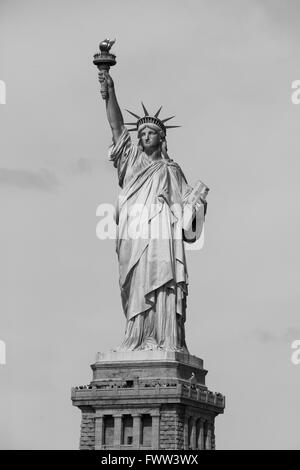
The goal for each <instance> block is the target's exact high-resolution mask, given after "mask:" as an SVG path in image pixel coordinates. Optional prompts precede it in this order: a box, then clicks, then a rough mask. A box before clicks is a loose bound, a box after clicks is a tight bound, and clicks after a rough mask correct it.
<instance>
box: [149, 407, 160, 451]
mask: <svg viewBox="0 0 300 470" xmlns="http://www.w3.org/2000/svg"><path fill="white" fill-rule="evenodd" d="M151 416H152V449H155V450H158V449H159V420H160V413H159V412H153V413H151Z"/></svg>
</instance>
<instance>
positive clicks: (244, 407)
mask: <svg viewBox="0 0 300 470" xmlns="http://www.w3.org/2000/svg"><path fill="white" fill-rule="evenodd" d="M299 15H300V4H299V2H297V1H292V0H289V1H286V2H281V1H279V0H272V1H271V0H270V1H264V0H261V1H256V0H252V1H246V0H227V1H226V2H224V1H221V0H220V1H218V0H210V1H208V0H207V1H206V0H187V1H186V2H179V1H174V0H172V1H171V0H153V1H152V2H145V1H137V0H132V1H129V0H127V1H124V0H123V1H121V0H119V1H117V0H112V1H110V2H106V1H103V0H99V1H96V0H89V1H84V2H83V1H78V0H72V1H70V0H52V1H51V2H50V1H37V0H27V1H26V2H22V1H15V0H1V2H0V79H1V80H4V81H5V83H6V87H7V97H6V103H7V104H6V105H1V106H0V132H1V150H0V208H1V233H0V250H1V264H0V285H1V296H0V309H1V324H0V339H1V340H4V341H5V342H6V345H7V364H6V365H5V366H3V365H1V366H0V390H1V400H0V416H1V420H0V447H1V448H2V449H76V448H78V443H79V433H80V412H79V410H78V409H77V408H73V407H72V405H71V401H70V389H71V387H72V386H75V385H79V384H84V383H88V382H89V381H90V379H91V370H90V369H89V365H90V364H91V363H92V362H93V361H94V359H95V354H96V352H97V351H102V352H105V351H107V350H109V349H111V348H112V347H114V346H117V345H118V344H119V342H120V341H121V338H122V335H123V331H124V327H125V319H124V317H123V313H122V308H121V301H120V294H119V285H118V264H117V257H116V253H115V242H114V241H112V240H106V241H100V240H98V239H97V238H96V224H97V218H96V208H97V206H98V205H99V204H100V203H103V202H106V203H107V202H108V203H114V202H115V199H116V197H117V194H118V184H117V175H116V170H115V169H114V168H113V166H112V164H111V163H110V162H109V161H108V158H107V147H108V146H109V145H110V143H111V135H110V130H109V127H108V124H107V122H106V115H105V108H104V102H103V101H102V99H101V97H100V92H99V86H98V82H97V71H96V68H95V66H94V65H93V64H92V56H93V54H94V53H95V52H96V51H97V48H98V44H99V42H100V41H101V40H103V39H104V38H105V37H110V38H114V37H116V38H117V42H116V44H115V46H114V48H113V51H114V52H115V53H116V55H117V61H118V63H117V66H116V67H114V68H113V70H112V75H113V77H114V79H115V84H116V89H117V95H118V98H119V102H120V105H121V107H122V109H124V108H125V107H126V108H128V109H131V110H133V111H139V110H140V101H141V100H143V102H144V103H145V104H146V106H148V107H149V110H150V111H151V112H153V111H156V110H157V108H158V107H159V106H160V105H161V104H162V105H163V110H162V116H163V117H166V116H171V115H173V114H176V124H181V125H182V126H183V127H182V128H180V129H175V130H170V131H169V133H168V148H169V153H170V155H171V158H173V159H174V160H175V161H177V162H178V163H179V164H180V165H181V167H182V169H183V171H184V173H185V175H186V177H187V179H188V181H189V183H190V184H194V183H195V181H196V180H197V179H201V180H203V181H204V182H205V183H206V184H207V185H208V186H209V187H210V188H211V191H210V193H209V198H208V201H209V204H208V213H207V223H206V228H205V246H204V249H203V250H202V251H190V252H187V258H188V267H189V278H190V285H189V292H190V293H189V297H188V313H187V328H186V329H187V342H188V347H189V349H190V352H191V353H192V354H195V355H197V356H199V357H201V358H203V359H204V365H205V367H206V368H207V369H208V370H209V373H208V376H207V384H208V386H209V387H210V388H211V389H213V390H216V391H219V392H221V393H224V394H225V395H226V397H227V407H226V410H225V414H224V416H219V417H218V418H217V419H216V444H217V448H218V449H279V448H280V449H297V448H300V437H299V413H300V402H299V392H300V365H298V366H295V365H293V364H292V362H291V359H290V358H291V354H292V350H291V343H292V341H293V340H295V339H300V324H299V150H300V141H299V122H300V105H299V106H297V105H293V104H292V102H291V93H292V90H291V83H292V81H293V80H296V79H300V66H299V40H300V31H299ZM124 114H125V113H124ZM174 121H175V120H174ZM174 123H175V122H174Z"/></svg>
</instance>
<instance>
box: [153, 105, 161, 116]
mask: <svg viewBox="0 0 300 470" xmlns="http://www.w3.org/2000/svg"><path fill="white" fill-rule="evenodd" d="M161 108H162V106H161V107H160V108H159V110H158V111H156V113H155V114H154V117H156V118H157V117H158V116H159V113H160V112H161Z"/></svg>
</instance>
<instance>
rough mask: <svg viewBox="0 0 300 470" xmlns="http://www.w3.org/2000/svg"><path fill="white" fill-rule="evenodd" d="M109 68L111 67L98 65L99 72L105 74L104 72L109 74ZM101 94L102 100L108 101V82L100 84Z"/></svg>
mask: <svg viewBox="0 0 300 470" xmlns="http://www.w3.org/2000/svg"><path fill="white" fill-rule="evenodd" d="M109 68H110V67H109V66H107V65H98V69H99V72H103V71H104V70H106V71H107V72H108V71H109ZM100 92H101V96H102V98H103V99H104V100H107V99H108V85H107V81H106V80H105V81H104V82H102V83H101V84H100Z"/></svg>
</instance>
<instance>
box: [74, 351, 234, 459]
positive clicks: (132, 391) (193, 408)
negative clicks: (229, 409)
mask: <svg viewBox="0 0 300 470" xmlns="http://www.w3.org/2000/svg"><path fill="white" fill-rule="evenodd" d="M91 368H92V370H93V379H92V381H91V383H90V384H89V385H82V386H78V387H74V388H73V389H72V401H73V405H75V406H78V407H79V408H80V409H81V411H82V426H81V438H80V448H81V449H155V450H158V449H212V448H214V447H215V437H214V419H215V417H216V416H217V415H218V414H220V413H223V411H224V407H225V398H224V396H223V395H221V394H219V393H213V392H211V391H209V390H208V389H207V387H206V385H205V376H206V373H207V371H206V370H205V369H204V368H203V361H202V359H199V358H197V357H196V356H191V355H188V354H183V353H177V352H169V351H159V350H156V351H136V352H135V351H132V352H124V353H123V352H122V353H121V352H109V353H105V354H103V353H98V354H97V358H96V362H95V364H92V366H91Z"/></svg>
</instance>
